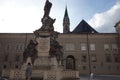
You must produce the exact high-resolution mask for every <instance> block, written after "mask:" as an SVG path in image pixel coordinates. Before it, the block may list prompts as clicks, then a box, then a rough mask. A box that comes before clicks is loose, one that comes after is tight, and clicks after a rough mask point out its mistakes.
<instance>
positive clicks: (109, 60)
mask: <svg viewBox="0 0 120 80" xmlns="http://www.w3.org/2000/svg"><path fill="white" fill-rule="evenodd" d="M105 59H106V62H112V59H111V55H110V54H105Z"/></svg>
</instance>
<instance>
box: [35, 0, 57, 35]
mask: <svg viewBox="0 0 120 80" xmlns="http://www.w3.org/2000/svg"><path fill="white" fill-rule="evenodd" d="M51 7H52V3H51V2H49V0H46V3H45V6H44V16H43V18H42V19H41V22H42V27H41V28H40V29H39V30H36V31H35V32H34V34H35V35H36V36H39V31H48V32H53V31H54V27H53V23H54V22H55V20H56V19H52V18H51V17H50V16H49V13H50V9H51Z"/></svg>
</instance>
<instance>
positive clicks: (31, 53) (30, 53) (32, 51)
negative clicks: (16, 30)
mask: <svg viewBox="0 0 120 80" xmlns="http://www.w3.org/2000/svg"><path fill="white" fill-rule="evenodd" d="M37 44H38V43H34V42H33V40H30V42H29V44H28V46H27V48H26V49H25V51H24V53H23V61H24V62H26V60H27V58H28V57H31V61H32V63H33V62H34V60H35V59H36V58H37V50H36V46H37Z"/></svg>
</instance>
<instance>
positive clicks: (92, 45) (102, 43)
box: [0, 8, 120, 75]
mask: <svg viewBox="0 0 120 80" xmlns="http://www.w3.org/2000/svg"><path fill="white" fill-rule="evenodd" d="M69 26H70V21H69V17H68V12H67V8H66V10H65V16H64V19H63V33H60V34H59V35H58V39H57V41H58V42H59V43H60V44H61V45H62V46H63V49H64V50H63V53H64V54H63V68H64V69H68V70H78V71H79V72H80V74H90V73H94V74H114V75H116V74H120V22H118V23H117V24H116V25H115V28H116V30H117V33H98V32H97V31H96V30H94V29H93V28H92V27H91V26H90V25H89V24H88V23H87V22H86V21H84V20H82V21H81V22H80V24H78V26H77V27H76V28H75V29H74V30H73V31H71V32H70V30H69ZM33 39H35V35H34V33H0V55H1V56H0V74H1V73H2V70H3V69H6V70H10V69H20V68H21V67H22V65H23V52H24V50H25V48H26V47H27V45H28V43H29V41H30V40H33Z"/></svg>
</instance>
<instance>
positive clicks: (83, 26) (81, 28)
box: [72, 20, 98, 33]
mask: <svg viewBox="0 0 120 80" xmlns="http://www.w3.org/2000/svg"><path fill="white" fill-rule="evenodd" d="M72 33H98V32H97V31H96V30H95V29H93V28H92V27H91V26H90V25H89V24H88V23H87V22H86V21H84V20H82V21H81V22H80V23H79V24H78V26H77V27H76V28H75V29H74V30H73V31H72Z"/></svg>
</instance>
